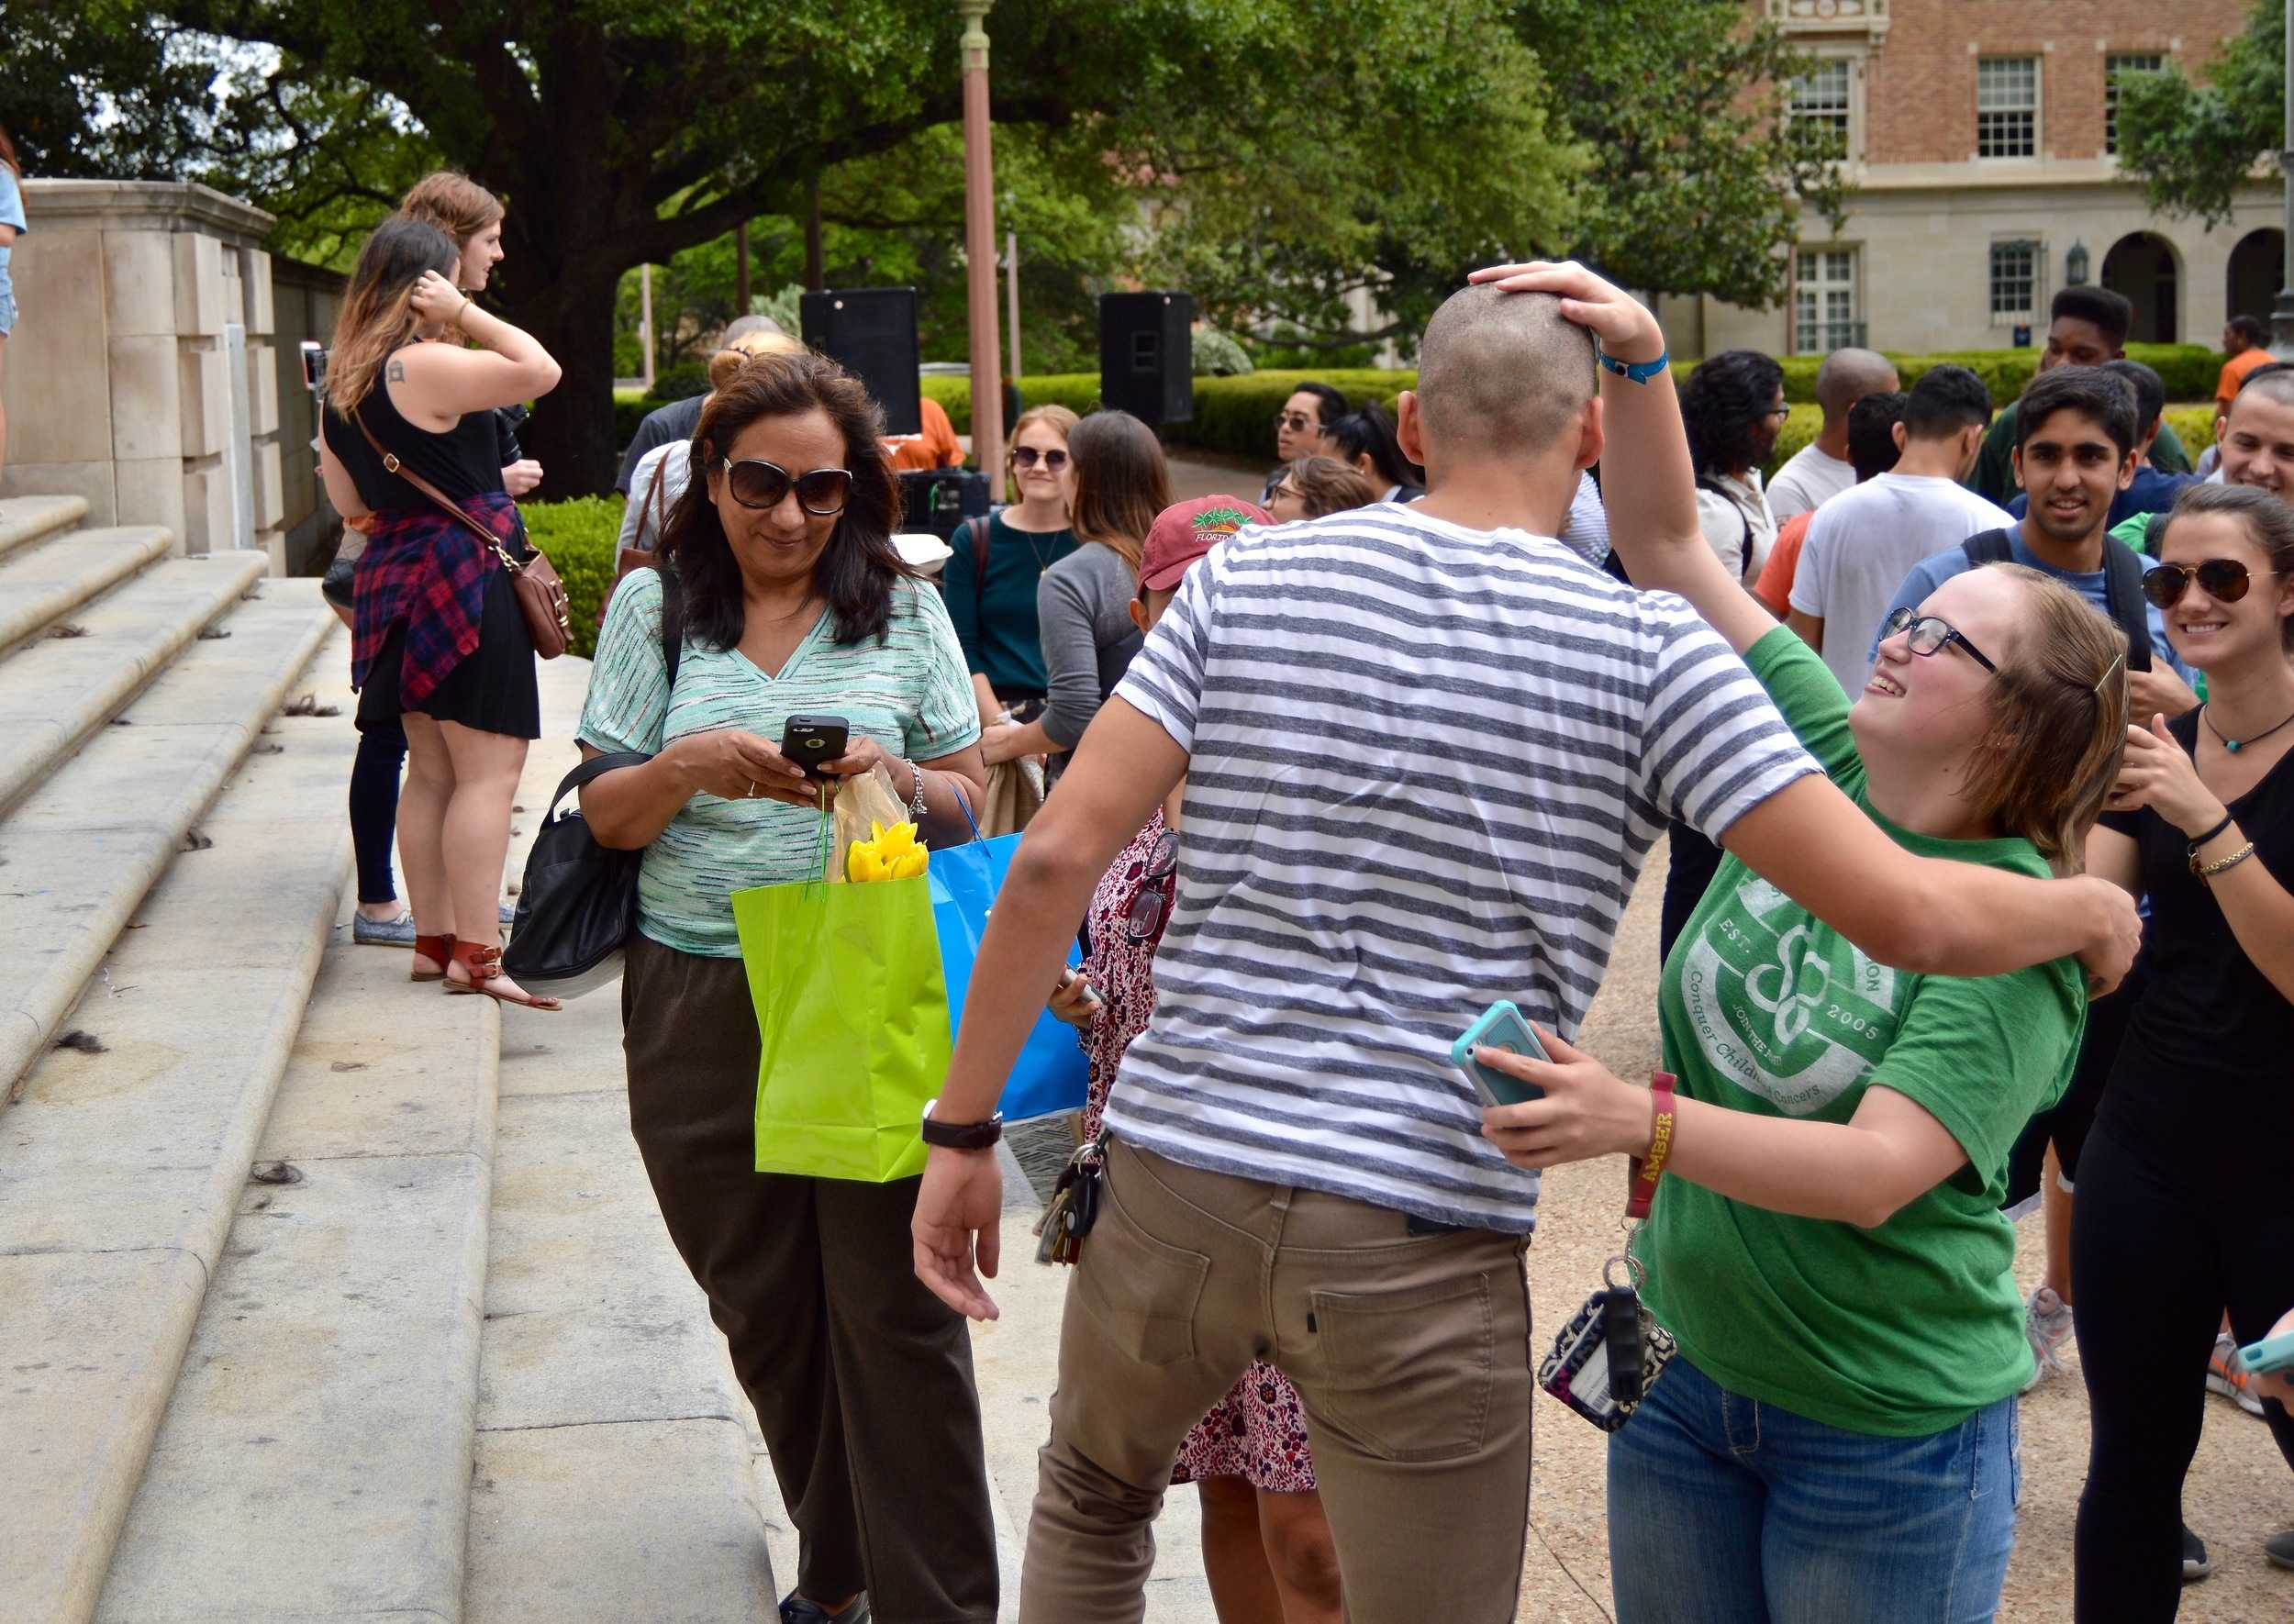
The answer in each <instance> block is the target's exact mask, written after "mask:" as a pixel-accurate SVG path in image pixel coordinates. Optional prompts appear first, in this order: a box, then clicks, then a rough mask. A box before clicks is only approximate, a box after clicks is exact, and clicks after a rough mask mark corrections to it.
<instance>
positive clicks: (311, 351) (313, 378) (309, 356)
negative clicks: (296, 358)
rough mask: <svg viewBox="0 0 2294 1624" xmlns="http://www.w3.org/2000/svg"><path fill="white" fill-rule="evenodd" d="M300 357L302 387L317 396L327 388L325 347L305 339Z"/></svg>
mask: <svg viewBox="0 0 2294 1624" xmlns="http://www.w3.org/2000/svg"><path fill="white" fill-rule="evenodd" d="M302 355H303V387H304V388H306V389H307V390H309V391H310V392H311V393H312V394H313V395H317V394H318V393H319V392H320V391H322V390H324V389H325V388H326V387H327V347H326V346H325V345H323V344H320V343H317V342H315V341H314V340H312V339H304V340H303V349H302Z"/></svg>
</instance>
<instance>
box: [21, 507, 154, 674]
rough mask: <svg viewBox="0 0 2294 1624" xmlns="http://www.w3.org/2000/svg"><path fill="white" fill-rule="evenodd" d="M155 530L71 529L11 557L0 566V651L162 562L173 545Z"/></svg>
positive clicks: (150, 527)
mask: <svg viewBox="0 0 2294 1624" xmlns="http://www.w3.org/2000/svg"><path fill="white" fill-rule="evenodd" d="M173 544H174V543H173V539H171V538H170V537H169V535H168V533H167V532H166V531H165V530H163V529H161V528H159V527H158V526H157V525H129V526H127V527H124V528H119V529H111V530H75V531H73V532H72V533H71V534H70V535H65V536H53V537H50V539H48V540H47V541H46V542H44V543H42V544H41V545H39V546H38V547H33V548H29V549H28V550H26V551H21V552H17V553H16V554H14V555H12V556H11V557H10V558H9V559H8V560H7V562H6V565H5V566H4V567H0V649H7V648H12V647H13V646H15V645H16V644H17V643H19V642H21V641H23V640H25V639H26V638H28V637H30V636H31V635H32V634H33V633H34V632H37V631H41V630H44V629H46V628H47V627H48V626H49V625H50V623H51V622H53V621H55V620H58V619H61V617H63V616H64V615H66V614H68V613H70V612H71V611H72V610H73V609H76V608H78V607H79V606H81V605H82V604H84V603H85V602H87V601H88V599H90V598H92V597H94V596H95V595H96V594H97V593H100V592H104V591H106V590H107V589H109V588H111V587H113V586H117V584H119V583H120V582H122V581H124V580H126V579H127V578H128V576H130V575H132V574H134V573H136V572H137V571H138V570H140V569H141V568H143V567H144V565H146V564H148V563H151V562H154V561H156V560H159V559H162V558H165V557H166V556H167V552H168V549H169V548H170V547H172V546H173Z"/></svg>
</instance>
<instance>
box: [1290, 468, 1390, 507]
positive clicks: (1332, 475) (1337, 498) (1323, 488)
mask: <svg viewBox="0 0 2294 1624" xmlns="http://www.w3.org/2000/svg"><path fill="white" fill-rule="evenodd" d="M1282 477H1283V478H1285V479H1286V480H1288V481H1289V482H1290V488H1291V489H1293V490H1295V491H1297V493H1298V499H1299V500H1300V501H1301V502H1303V503H1305V504H1306V509H1307V517H1308V518H1320V517H1323V516H1324V515H1325V514H1331V513H1343V512H1345V511H1346V510H1347V509H1348V508H1350V507H1367V506H1370V505H1371V504H1372V503H1373V502H1375V501H1376V500H1377V499H1378V487H1377V486H1375V485H1374V484H1371V483H1370V476H1369V475H1368V474H1366V473H1363V472H1362V470H1361V469H1359V468H1356V467H1354V466H1353V465H1352V464H1351V463H1346V462H1340V461H1339V460H1338V459H1337V458H1336V457H1301V458H1299V459H1298V460H1297V462H1293V463H1292V464H1291V465H1290V466H1289V468H1287V469H1286V470H1285V471H1284V473H1283V475H1282Z"/></svg>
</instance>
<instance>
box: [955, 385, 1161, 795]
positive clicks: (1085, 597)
mask: <svg viewBox="0 0 2294 1624" xmlns="http://www.w3.org/2000/svg"><path fill="white" fill-rule="evenodd" d="M1067 452H1068V457H1069V459H1070V466H1071V467H1072V468H1073V469H1074V479H1075V486H1074V499H1075V508H1074V511H1075V540H1076V541H1077V542H1078V543H1080V544H1082V545H1078V546H1077V547H1076V548H1075V551H1073V552H1071V553H1070V554H1069V555H1068V556H1067V557H1065V558H1063V559H1062V560H1060V561H1059V562H1057V563H1055V564H1053V565H1052V566H1051V568H1050V569H1048V570H1047V571H1045V572H1044V573H1043V578H1042V580H1041V582H1040V583H1039V584H1038V585H1037V588H1036V623H1037V625H1038V627H1039V628H1041V637H1042V641H1043V674H1044V682H1045V684H1046V689H1045V696H1044V698H1045V704H1044V710H1043V714H1042V715H1041V717H1037V718H1036V719H1035V720H1033V721H1030V722H1006V723H1002V724H1000V725H998V726H996V727H992V728H990V729H988V730H987V732H986V736H985V737H984V738H983V739H982V740H981V744H980V749H981V753H982V754H983V755H984V756H985V757H986V760H987V762H989V764H990V765H993V764H995V763H997V762H1009V761H1014V760H1017V759H1018V758H1019V757H1020V756H1041V755H1049V756H1052V757H1053V758H1054V759H1053V761H1052V774H1053V776H1057V774H1058V773H1059V767H1060V761H1061V760H1062V759H1063V758H1064V757H1065V756H1066V754H1067V752H1068V751H1071V750H1074V749H1075V746H1076V745H1077V744H1079V743H1080V742H1082V740H1083V736H1084V729H1086V728H1088V727H1090V726H1091V720H1092V718H1093V717H1096V716H1097V715H1098V714H1099V706H1100V705H1101V704H1102V703H1104V702H1105V700H1106V699H1107V696H1108V695H1109V694H1111V693H1113V692H1114V691H1115V684H1117V683H1119V682H1120V681H1122V680H1123V673H1124V672H1125V671H1127V670H1129V669H1130V663H1131V656H1132V655H1134V654H1136V653H1138V652H1139V645H1140V635H1139V628H1137V627H1136V626H1134V625H1133V624H1132V622H1131V617H1130V603H1131V599H1132V595H1133V593H1134V591H1135V590H1136V586H1137V583H1138V580H1139V550H1140V546H1141V543H1142V542H1143V541H1144V540H1145V539H1146V535H1147V528H1148V527H1149V526H1150V525H1152V524H1153V523H1154V522H1155V516H1156V515H1157V514H1159V513H1161V512H1162V511H1163V510H1164V508H1166V507H1168V506H1171V469H1170V465H1169V464H1168V463H1167V462H1164V455H1163V444H1162V442H1161V441H1160V440H1158V439H1155V431H1154V430H1153V429H1152V428H1148V427H1147V425H1146V424H1144V423H1142V422H1141V421H1140V420H1139V419H1138V418H1137V417H1132V416H1131V415H1130V413H1129V412H1094V413H1092V414H1091V416H1090V417H1086V418H1085V419H1084V420H1083V421H1082V422H1080V423H1078V424H1076V425H1075V428H1074V429H1073V430H1071V431H1070V432H1069V434H1068V436H1067ZM950 562H954V561H953V560H951V561H950Z"/></svg>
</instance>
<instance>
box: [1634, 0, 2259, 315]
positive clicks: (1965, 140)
mask: <svg viewBox="0 0 2294 1624" xmlns="http://www.w3.org/2000/svg"><path fill="white" fill-rule="evenodd" d="M1753 6H1754V12H1755V14H1756V15H1761V16H1765V17H1768V18H1769V19H1770V20H1772V21H1774V22H1775V23H1776V26H1777V27H1778V28H1782V29H1783V30H1784V31H1785V32H1786V33H1787V35H1788V36H1790V37H1791V38H1792V39H1793V41H1794V43H1795V44H1796V45H1798V47H1799V48H1800V49H1801V50H1804V51H1806V52H1807V53H1808V54H1810V56H1812V57H1814V58H1815V59H1816V61H1817V64H1818V65H1817V68H1816V70H1815V71H1814V72H1812V73H1810V75H1809V76H1808V77H1807V78H1806V79H1804V80H1802V81H1801V82H1800V83H1798V84H1797V85H1796V86H1795V87H1794V91H1793V98H1792V101H1793V116H1794V117H1802V118H1815V119H1822V120H1824V121H1826V122H1829V123H1832V124H1833V125H1835V126H1837V127H1838V128H1840V130H1841V131H1842V133H1843V135H1844V136H1845V138H1846V140H1847V150H1848V172H1849V176H1850V178H1851V179H1852V180H1853V182H1854V186H1855V191H1854V195H1853V196H1852V198H1851V199H1850V203H1849V211H1850V212H1849V215H1848V218H1847V220H1846V222H1845V223H1844V224H1843V227H1842V228H1841V230H1840V233H1839V235H1838V237H1837V238H1834V237H1833V236H1832V233H1831V230H1830V228H1829V227H1828V226H1827V225H1826V224H1825V222H1824V221H1823V220H1822V219H1821V218H1819V217H1815V216H1812V215H1811V216H1810V217H1808V218H1806V219H1805V220H1804V221H1803V222H1802V225H1801V243H1800V247H1799V250H1798V252H1797V253H1796V254H1795V256H1794V261H1793V266H1792V291H1791V294H1790V295H1789V297H1788V298H1787V301H1786V303H1785V305H1784V306H1783V307H1782V308H1781V309H1776V310H1766V311H1761V310H1748V309H1745V308H1743V307H1742V306H1732V305H1728V304H1725V303H1723V302H1721V301H1720V300H1718V299H1714V298H1709V297H1707V298H1700V299H1668V300H1666V301H1665V308H1664V317H1665V323H1666V326H1667V328H1668V330H1670V331H1671V332H1672V333H1673V335H1674V342H1675V348H1676V350H1679V351H1680V352H1682V353H1684V354H1706V355H1709V354H1711V353H1713V352H1715V351H1716V350H1723V349H1728V348H1731V347H1732V346H1738V345H1742V346H1745V347H1747V348H1752V349H1757V350H1767V351H1769V352H1771V353H1774V354H1785V353H1810V352H1821V351H1822V350H1831V349H1834V348H1837V347H1838V346H1840V345H1842V344H1850V343H1869V344H1872V345H1874V346H1876V347H1878V348H1883V349H1889V350H1912V351H1933V350H1988V349H1999V348H2003V347H2006V346H2008V345H2011V344H2013V343H2015V342H2017V341H2018V335H2019V330H2020V329H2023V328H2030V329H2032V332H2034V333H2036V334H2037V335H2038V336H2039V337H2040V338H2041V339H2042V341H2043V339H2044V333H2045V328H2046V311H2047V302H2048V300H2049V299H2050V298H2051V297H2052V296H2053V295H2055V292H2056V290H2058V289H2059V288H2061V287H2063V286H2064V285H2065V284H2068V283H2076V282H2099V283H2101V284H2103V285H2105V286H2107V287H2110V288H2115V289H2117V290H2118V291H2119V292H2121V293H2123V294H2125V295H2127V297H2128V298H2130V299H2131V300H2133V302H2134V307H2135V330H2134V333H2133V337H2134V338H2136V339H2158V340H2167V341H2173V340H2184V341H2191V342H2201V343H2209V344H2210V343H2213V342H2214V341H2215V340H2216V338H2217V335H2218V334H2219V333H2220V331H2221V329H2222V323H2223V321H2224V319H2225V318H2226V317H2229V316H2231V315H2233V314H2239V313H2245V314H2251V315H2255V316H2261V317H2267V316H2268V315H2269V312H2270V306H2271V304H2272V301H2273V300H2274V299H2275V297H2276V295H2277V290H2278V284H2279V280H2280V264H2281V253H2282V242H2283V237H2282V232H2281V230H2280V226H2281V223H2282V219H2283V215H2282V207H2281V203H2280V198H2281V192H2280V188H2279V184H2278V183H2277V180H2276V178H2275V175H2270V176H2266V177H2264V178H2258V179H2256V180H2255V182H2253V183H2252V184H2251V185H2250V186H2249V187H2248V188H2247V189H2246V191H2245V193H2244V195H2242V196H2241V198H2240V200H2239V204H2238V208H2237V211H2236V215H2235V217H2234V218H2233V220H2232V221H2231V222H2230V223H2228V224H2226V225H2223V226H2221V227H2218V228H2215V229H2214V230H2211V231H2208V230H2203V229H2201V228H2200V226H2199V221H2198V220H2197V219H2195V218H2190V217H2165V216H2160V215H2156V214H2154V213H2153V212H2152V210H2151V209H2150V208H2149V207H2148V206H2146V205H2145V204H2144V199H2143V195H2142V192H2141V190H2140V188H2139V187H2137V186H2136V185H2134V184H2133V183H2132V182H2130V181H2127V180H2125V179H2123V178H2121V175H2120V173H2119V162H2118V160H2117V158H2116V157H2114V156H2113V155H2112V147H2113V129H2112V104H2113V87H2112V82H2113V80H2114V78H2115V77H2116V76H2117V75H2119V74H2121V73H2123V72H2140V71H2144V70H2146V69H2156V68H2159V67H2162V66H2164V65H2165V64H2166V63H2167V62H2170V61H2171V62H2175V63H2177V64H2179V65H2180V67H2181V68H2182V70H2183V72H2186V73H2188V74H2190V75H2192V76H2194V77H2196V76H2197V74H2198V73H2199V70H2200V69H2202V68H2203V67H2204V66H2205V64H2206V63H2207V62H2208V61H2209V60H2210V58H2211V57H2212V56H2213V55H2214V54H2215V53H2216V51H2218V50H2220V49H2221V47H2222V42H2223V41H2224V40H2225V39H2228V38H2229V37H2231V36H2232V35H2233V34H2235V33H2237V32H2238V31H2239V30H2240V29H2242V28H2244V26H2245V21H2246V11H2247V0H2051V3H2048V4H2034V3H2032V0H1753Z"/></svg>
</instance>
